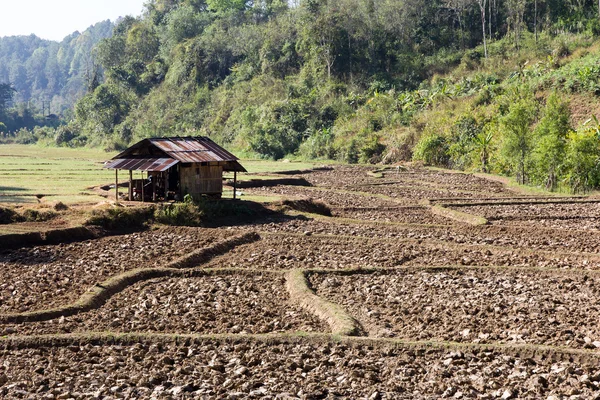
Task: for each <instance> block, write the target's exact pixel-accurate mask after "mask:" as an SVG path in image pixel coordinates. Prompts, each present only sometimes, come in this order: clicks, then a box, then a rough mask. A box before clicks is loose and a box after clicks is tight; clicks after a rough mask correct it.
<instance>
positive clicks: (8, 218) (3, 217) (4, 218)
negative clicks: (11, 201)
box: [0, 207, 24, 224]
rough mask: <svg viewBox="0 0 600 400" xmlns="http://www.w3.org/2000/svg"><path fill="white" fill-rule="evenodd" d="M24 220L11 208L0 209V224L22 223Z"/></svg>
mask: <svg viewBox="0 0 600 400" xmlns="http://www.w3.org/2000/svg"><path fill="white" fill-rule="evenodd" d="M23 220H24V218H23V217H22V216H21V215H19V213H17V212H16V211H15V210H13V209H12V208H4V207H0V224H12V223H14V222H23Z"/></svg>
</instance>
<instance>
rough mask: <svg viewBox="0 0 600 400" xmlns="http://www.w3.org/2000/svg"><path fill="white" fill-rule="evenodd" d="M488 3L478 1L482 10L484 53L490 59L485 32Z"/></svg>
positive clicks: (481, 0)
mask: <svg viewBox="0 0 600 400" xmlns="http://www.w3.org/2000/svg"><path fill="white" fill-rule="evenodd" d="M486 2H487V0H477V3H478V4H479V10H481V27H482V33H483V53H484V54H485V58H488V51H487V39H486V32H485V6H486Z"/></svg>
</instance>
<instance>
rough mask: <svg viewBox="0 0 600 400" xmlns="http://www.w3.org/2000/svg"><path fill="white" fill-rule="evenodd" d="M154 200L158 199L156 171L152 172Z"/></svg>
mask: <svg viewBox="0 0 600 400" xmlns="http://www.w3.org/2000/svg"><path fill="white" fill-rule="evenodd" d="M152 201H156V173H152Z"/></svg>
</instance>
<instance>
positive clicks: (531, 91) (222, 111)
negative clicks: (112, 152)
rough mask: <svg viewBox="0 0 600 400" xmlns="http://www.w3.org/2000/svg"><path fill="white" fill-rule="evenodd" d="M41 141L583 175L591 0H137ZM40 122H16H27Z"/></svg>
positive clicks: (591, 125)
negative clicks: (187, 144) (61, 121)
mask: <svg viewBox="0 0 600 400" xmlns="http://www.w3.org/2000/svg"><path fill="white" fill-rule="evenodd" d="M146 7H147V10H146V12H145V13H144V16H143V17H141V18H139V19H134V18H127V19H124V20H122V21H121V22H120V23H119V24H118V26H117V27H116V28H115V30H114V33H113V36H112V37H110V38H108V39H106V40H103V41H102V42H101V43H100V44H99V46H98V47H97V49H96V54H97V57H98V61H99V62H100V64H101V65H102V67H103V68H104V71H105V81H104V82H103V83H102V84H99V85H98V86H96V85H93V87H91V88H90V89H92V90H90V92H89V93H88V94H87V95H86V96H85V97H84V98H83V99H82V100H81V101H80V102H78V104H77V106H76V107H75V119H74V120H73V121H72V122H71V123H70V124H69V125H68V126H66V127H62V128H61V129H60V131H59V132H57V133H56V134H55V136H54V137H52V138H50V140H54V141H55V142H56V143H58V144H71V145H73V144H76V145H81V144H88V145H102V146H104V147H106V148H110V149H119V148H123V147H125V146H126V145H128V144H130V143H131V142H133V141H135V140H138V139H141V138H144V137H150V136H168V135H191V134H194V135H195V134H202V135H208V136H210V137H212V138H213V139H215V140H216V141H218V142H220V143H222V144H225V145H227V146H229V147H231V148H235V149H236V150H237V151H246V152H247V154H253V155H259V156H263V157H270V158H275V159H277V158H282V157H289V156H301V157H306V158H330V159H337V160H342V161H345V162H350V163H355V162H384V163H391V162H395V161H400V160H422V161H424V162H425V163H427V164H432V165H438V166H444V167H452V168H458V169H465V170H478V171H485V172H496V173H504V174H511V175H514V176H516V177H517V178H518V179H519V180H520V181H521V182H525V183H533V184H538V185H546V186H547V187H548V188H550V189H556V188H559V187H565V188H566V187H568V188H570V189H571V190H573V191H580V190H587V189H589V188H593V187H597V186H598V184H599V183H600V167H599V165H600V163H599V162H598V161H599V160H600V158H599V156H600V150H599V148H598V140H597V135H598V132H600V124H598V123H597V122H596V121H595V120H594V119H593V115H594V113H595V112H596V111H600V109H599V110H596V108H597V107H596V105H597V103H598V97H597V96H598V95H600V83H599V80H600V55H599V54H598V48H599V47H600V44H599V43H598V42H597V41H596V40H597V35H598V33H600V17H599V10H598V2H597V1H595V0H561V1H559V0H545V1H544V0H377V1H375V0H297V1H292V2H286V1H284V0H256V1H248V0H151V1H149V2H148V3H147V6H146ZM44 135H45V133H43V132H42V133H38V134H36V133H33V136H29V139H31V138H32V137H33V139H35V138H40V137H43V136H44Z"/></svg>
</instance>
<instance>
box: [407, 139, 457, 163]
mask: <svg viewBox="0 0 600 400" xmlns="http://www.w3.org/2000/svg"><path fill="white" fill-rule="evenodd" d="M448 151H449V147H448V141H447V140H446V138H445V137H444V136H441V135H437V134H432V135H428V136H425V137H423V138H421V140H419V142H418V143H417V145H416V146H415V149H414V153H413V160H415V161H423V162H424V163H425V164H427V165H436V166H440V167H444V166H447V165H448V162H449V161H450V156H449V155H448Z"/></svg>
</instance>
